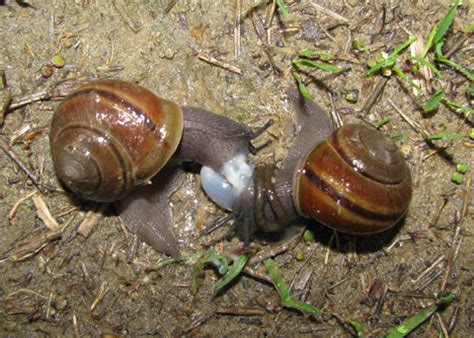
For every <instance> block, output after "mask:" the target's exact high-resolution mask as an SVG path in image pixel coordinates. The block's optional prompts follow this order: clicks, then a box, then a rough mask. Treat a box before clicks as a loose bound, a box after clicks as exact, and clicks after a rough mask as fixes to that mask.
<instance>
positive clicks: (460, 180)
mask: <svg viewBox="0 0 474 338" xmlns="http://www.w3.org/2000/svg"><path fill="white" fill-rule="evenodd" d="M451 181H452V182H453V183H455V184H462V183H463V182H464V176H463V174H461V173H458V172H455V173H454V174H453V176H451Z"/></svg>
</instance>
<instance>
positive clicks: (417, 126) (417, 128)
mask: <svg viewBox="0 0 474 338" xmlns="http://www.w3.org/2000/svg"><path fill="white" fill-rule="evenodd" d="M387 101H388V103H390V105H391V106H392V107H393V109H395V111H396V112H397V113H398V114H399V115H400V116H401V117H402V118H403V119H404V120H405V121H406V122H407V123H408V124H409V125H410V127H412V129H413V130H414V131H416V132H417V133H418V134H420V135H421V137H422V138H423V139H427V138H428V137H429V136H430V133H428V132H427V131H426V130H425V128H423V127H422V126H421V125H420V124H419V123H418V122H416V121H414V120H412V119H411V118H409V117H408V116H407V115H406V114H405V113H403V112H402V110H401V109H400V108H398V107H397V106H396V105H395V103H393V102H392V100H390V99H389V98H387Z"/></svg>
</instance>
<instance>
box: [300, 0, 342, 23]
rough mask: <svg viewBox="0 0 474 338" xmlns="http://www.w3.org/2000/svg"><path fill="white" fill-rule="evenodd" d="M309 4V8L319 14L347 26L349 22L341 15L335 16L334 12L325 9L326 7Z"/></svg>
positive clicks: (311, 2)
mask: <svg viewBox="0 0 474 338" xmlns="http://www.w3.org/2000/svg"><path fill="white" fill-rule="evenodd" d="M309 3H310V4H311V6H313V7H314V8H315V9H316V10H317V11H319V12H321V13H324V14H326V15H328V16H330V17H332V18H334V19H336V20H338V21H341V22H342V23H345V24H349V20H347V19H346V18H345V17H343V16H342V15H340V14H337V13H336V12H334V11H331V10H330V9H328V8H326V7H323V6H320V5H318V4H316V3H314V2H313V1H310V2H309Z"/></svg>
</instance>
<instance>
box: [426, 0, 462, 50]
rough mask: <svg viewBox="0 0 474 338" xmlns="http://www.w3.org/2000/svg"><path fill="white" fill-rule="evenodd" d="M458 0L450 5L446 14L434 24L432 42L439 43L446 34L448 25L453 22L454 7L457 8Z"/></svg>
mask: <svg viewBox="0 0 474 338" xmlns="http://www.w3.org/2000/svg"><path fill="white" fill-rule="evenodd" d="M459 3H460V0H457V1H456V2H455V3H454V5H452V6H451V8H450V9H449V11H448V13H447V14H446V16H445V17H444V18H443V20H441V21H440V22H439V23H438V24H437V25H436V33H435V35H434V37H433V44H435V45H437V44H438V43H440V42H441V41H442V40H443V38H444V36H445V35H446V33H447V31H448V30H449V27H451V24H452V23H453V20H454V16H455V15H456V9H457V8H458V6H459Z"/></svg>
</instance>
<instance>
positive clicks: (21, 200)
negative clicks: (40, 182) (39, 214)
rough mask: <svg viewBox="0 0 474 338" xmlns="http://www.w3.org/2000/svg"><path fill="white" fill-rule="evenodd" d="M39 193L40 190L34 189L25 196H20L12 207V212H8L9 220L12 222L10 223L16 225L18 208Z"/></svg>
mask: <svg viewBox="0 0 474 338" xmlns="http://www.w3.org/2000/svg"><path fill="white" fill-rule="evenodd" d="M36 193H38V190H34V191H32V192H30V193H28V194H27V195H26V196H23V197H21V198H19V199H18V200H17V201H16V202H15V204H14V205H13V207H12V208H11V210H10V212H9V213H8V221H9V222H10V225H12V226H13V225H15V215H16V211H17V210H18V207H19V206H20V205H21V204H22V203H23V202H24V201H26V200H28V199H30V198H31V197H32V196H33V195H34V194H36Z"/></svg>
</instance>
